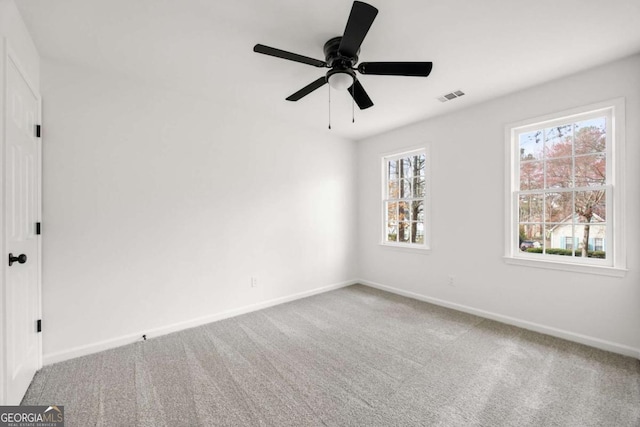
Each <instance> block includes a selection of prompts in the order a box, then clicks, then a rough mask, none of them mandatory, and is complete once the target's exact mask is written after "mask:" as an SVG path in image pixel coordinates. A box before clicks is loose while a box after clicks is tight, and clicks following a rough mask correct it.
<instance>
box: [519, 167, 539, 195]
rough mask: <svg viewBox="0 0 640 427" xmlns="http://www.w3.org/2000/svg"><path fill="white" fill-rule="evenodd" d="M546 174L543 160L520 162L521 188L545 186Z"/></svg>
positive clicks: (533, 188)
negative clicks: (543, 170) (543, 171)
mask: <svg viewBox="0 0 640 427" xmlns="http://www.w3.org/2000/svg"><path fill="white" fill-rule="evenodd" d="M543 186H544V176H543V174H542V162H524V163H521V164H520V190H537V189H539V188H543Z"/></svg>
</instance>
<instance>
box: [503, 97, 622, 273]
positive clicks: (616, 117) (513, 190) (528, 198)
mask: <svg viewBox="0 0 640 427" xmlns="http://www.w3.org/2000/svg"><path fill="white" fill-rule="evenodd" d="M623 107H624V104H623V101H621V100H620V101H616V102H612V103H608V104H601V105H598V106H591V107H587V108H583V109H579V110H573V111H571V112H565V113H562V114H557V115H554V116H550V117H546V118H543V119H541V120H539V119H534V120H530V121H527V122H523V123H520V124H516V125H510V126H507V142H508V144H509V156H510V162H509V163H510V168H509V179H508V180H507V185H508V186H509V188H508V192H507V193H508V194H507V200H508V201H507V206H508V211H509V214H508V216H507V219H508V224H507V227H508V230H507V233H506V235H507V242H506V245H507V250H506V258H507V259H516V260H521V261H523V262H515V263H524V264H528V265H531V263H532V262H533V263H534V265H535V264H536V262H543V263H549V262H550V263H554V264H555V266H553V267H550V268H558V263H559V264H565V265H566V264H571V265H577V266H595V267H609V268H611V267H614V268H618V269H623V268H624V265H623V264H624V256H623V253H622V252H623V248H624V246H623V245H622V238H623V236H624V234H623V231H622V227H623V221H622V219H623V217H622V209H621V208H620V206H621V204H620V198H621V196H622V194H623V192H622V178H623V175H622V171H621V169H622V163H623V162H622V161H618V159H620V158H621V156H622V150H623V144H622V135H623V132H622V121H623V118H624V114H623V111H622V110H623ZM614 243H615V244H614ZM547 266H549V265H547ZM605 274H606V273H605Z"/></svg>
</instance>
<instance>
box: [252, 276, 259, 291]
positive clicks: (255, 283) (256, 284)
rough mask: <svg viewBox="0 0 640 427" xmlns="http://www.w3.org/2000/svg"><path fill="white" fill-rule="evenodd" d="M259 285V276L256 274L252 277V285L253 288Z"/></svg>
mask: <svg viewBox="0 0 640 427" xmlns="http://www.w3.org/2000/svg"><path fill="white" fill-rule="evenodd" d="M257 286H258V278H257V277H255V276H252V277H251V287H252V288H255V287H257Z"/></svg>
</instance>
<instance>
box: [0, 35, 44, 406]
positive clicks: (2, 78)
mask: <svg viewBox="0 0 640 427" xmlns="http://www.w3.org/2000/svg"><path fill="white" fill-rule="evenodd" d="M0 45H1V46H0V48H1V51H0V53H1V55H0V95H1V98H0V165H2V173H0V197H1V200H2V203H1V206H2V209H0V248H1V252H2V260H0V344H1V345H0V384H2V386H1V387H0V405H6V404H7V402H6V399H7V396H8V395H9V390H8V387H9V385H8V381H6V378H7V376H8V366H7V353H6V352H7V349H8V347H9V345H10V343H8V342H7V341H6V340H7V328H8V319H7V317H6V316H7V310H6V307H5V304H6V303H7V299H6V295H7V288H6V285H7V272H8V271H7V270H8V265H7V262H6V261H7V256H8V253H9V248H8V247H7V236H6V226H7V221H6V217H7V216H6V212H5V207H6V203H5V200H6V199H5V197H6V188H5V184H6V176H5V173H6V170H7V168H6V167H5V161H6V140H7V129H6V123H7V119H8V118H7V114H8V109H7V84H8V79H7V70H8V66H9V62H12V63H13V65H15V67H16V69H17V70H18V71H19V72H20V74H21V75H22V78H23V79H24V81H25V82H26V83H27V86H29V89H30V90H31V92H33V94H34V95H35V96H36V98H37V100H38V111H37V113H36V123H40V124H41V123H42V98H41V96H40V93H39V91H38V90H37V89H36V86H35V85H34V84H33V82H32V80H31V78H30V77H29V75H28V74H27V73H26V71H25V68H24V67H23V66H22V65H21V63H20V59H19V56H18V54H17V53H16V52H15V51H14V50H13V49H12V48H11V46H10V44H9V41H8V40H7V38H6V37H0ZM35 182H36V183H37V186H38V189H37V206H36V217H37V221H38V222H40V223H42V138H41V137H40V138H37V139H36V178H35ZM34 226H35V224H34ZM37 253H38V260H37V272H38V273H37V281H38V283H37V305H38V307H37V310H36V311H37V313H38V318H39V319H42V237H41V236H38V237H37ZM37 341H38V369H40V368H42V333H39V334H38V337H37Z"/></svg>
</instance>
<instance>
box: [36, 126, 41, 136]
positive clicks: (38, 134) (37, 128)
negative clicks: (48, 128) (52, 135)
mask: <svg viewBox="0 0 640 427" xmlns="http://www.w3.org/2000/svg"><path fill="white" fill-rule="evenodd" d="M40 128H41V127H40V125H36V138H40Z"/></svg>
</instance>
